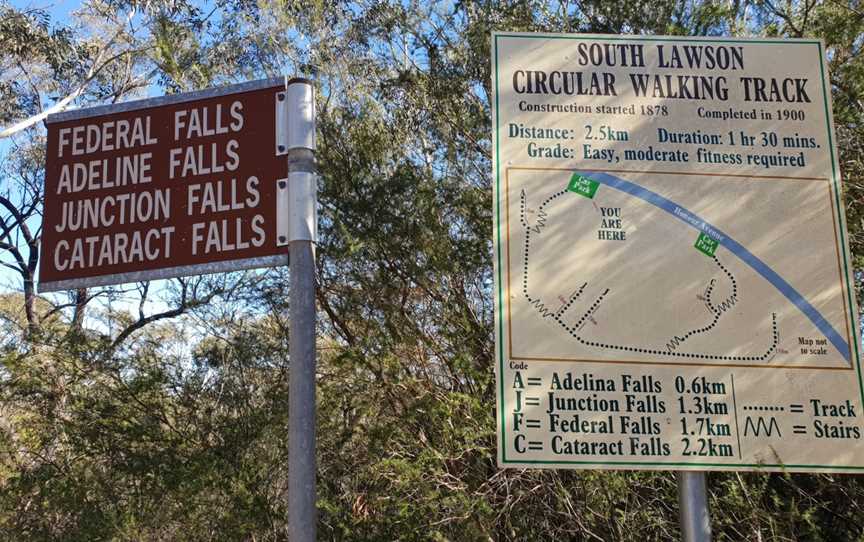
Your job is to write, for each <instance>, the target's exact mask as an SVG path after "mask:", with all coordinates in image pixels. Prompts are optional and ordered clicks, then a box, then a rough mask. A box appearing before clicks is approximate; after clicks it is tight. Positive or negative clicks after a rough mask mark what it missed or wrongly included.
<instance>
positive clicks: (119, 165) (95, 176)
mask: <svg viewBox="0 0 864 542" xmlns="http://www.w3.org/2000/svg"><path fill="white" fill-rule="evenodd" d="M285 89H286V81H285V80H284V79H283V78H277V79H268V80H262V81H253V82H248V83H242V84H239V85H233V86H228V87H221V88H214V89H209V90H204V91H200V92H191V93H187V94H178V95H173V96H164V97H160V98H154V99H148V100H140V101H133V102H127V103H122V104H117V105H110V106H104V107H95V108H91V109H82V110H75V111H68V112H64V113H59V114H56V115H51V116H50V117H48V119H47V121H46V124H47V126H48V148H47V153H46V166H45V206H44V219H43V234H42V250H41V256H42V257H41V262H40V268H39V281H40V283H39V290H40V291H42V292H50V291H57V290H64V289H71V288H83V287H89V286H99V285H108V284H119V283H124V282H135V281H141V280H150V279H159V278H168V277H179V276H186V275H194V274H203V273H214V272H222V271H234V270H240V269H250V268H257V267H268V266H277V265H285V264H287V263H288V253H287V245H288V239H287V235H288V233H287V228H288V217H287V216H286V215H287V209H288V203H287V202H288V181H287V177H288V163H287V158H286V154H287V149H286V141H285V139H286V134H285V125H286V122H285V119H286V115H287V108H286V107H287V106H286V105H285V102H286V100H285V98H286V96H285Z"/></svg>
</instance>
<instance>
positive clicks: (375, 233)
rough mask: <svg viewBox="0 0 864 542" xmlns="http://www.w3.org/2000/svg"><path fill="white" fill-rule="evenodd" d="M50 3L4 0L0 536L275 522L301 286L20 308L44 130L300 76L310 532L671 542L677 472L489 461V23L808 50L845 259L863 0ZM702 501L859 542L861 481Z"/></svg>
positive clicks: (48, 300)
mask: <svg viewBox="0 0 864 542" xmlns="http://www.w3.org/2000/svg"><path fill="white" fill-rule="evenodd" d="M69 9H70V6H69V5H68V3H66V2H64V3H62V4H57V5H56V6H55V5H49V4H46V3H44V2H43V3H39V2H35V1H33V2H30V1H29V0H28V2H27V3H19V2H16V3H15V4H12V5H10V4H8V3H5V2H4V0H0V263H2V265H3V269H4V270H3V272H2V273H0V282H2V284H3V286H2V292H3V293H2V295H0V539H2V540H16V541H25V540H27V541H29V540H69V541H72V540H76V541H77V540H80V541H96V540H118V541H122V540H129V541H133V540H136V541H137V540H202V541H203V540H250V541H266V540H283V539H284V538H285V533H286V521H287V519H286V516H287V515H286V510H285V504H284V503H285V500H284V497H285V491H286V485H287V484H286V475H287V471H286V469H287V442H286V424H287V417H286V416H287V413H286V405H287V372H288V370H289V368H290V360H289V359H288V355H287V352H288V341H289V337H288V336H287V331H286V330H287V328H288V325H287V322H286V316H287V307H286V302H287V301H286V300H287V291H286V284H287V283H288V280H287V273H289V272H290V270H289V269H276V270H269V271H266V272H248V273H235V274H230V275H221V276H208V277H197V278H188V279H182V280H173V281H167V282H159V283H155V282H154V283H152V284H137V285H129V286H125V287H113V288H98V289H90V290H79V291H77V292H71V293H69V294H68V295H48V296H40V295H37V294H36V293H35V292H34V289H33V280H34V274H35V270H36V267H37V263H38V258H39V254H38V240H39V234H40V231H39V228H40V223H41V216H40V212H41V198H42V186H43V170H42V164H43V160H44V156H43V147H44V143H45V141H44V139H45V130H44V126H43V125H42V123H41V120H42V119H43V118H44V115H45V114H47V113H48V112H51V111H55V110H60V109H62V108H64V107H66V106H70V105H74V106H87V105H92V104H103V103H111V102H116V101H122V100H128V99H133V98H136V97H145V96H147V95H148V94H150V95H158V94H162V93H173V92H182V91H188V90H194V89H199V88H204V87H208V86H214V85H220V84H227V83H232V82H239V81H244V80H249V79H256V78H261V77H265V76H275V75H280V74H283V73H287V74H291V75H303V76H308V77H311V78H313V79H314V80H315V83H316V87H317V92H318V96H319V97H318V106H319V114H320V119H319V123H320V124H319V131H320V133H319V163H320V202H321V220H322V232H321V233H322V235H321V245H320V249H319V260H320V268H319V277H318V280H319V281H320V293H319V297H318V302H319V309H320V330H319V341H320V345H319V347H320V353H321V359H320V363H319V373H320V376H319V391H318V396H319V413H320V414H319V427H320V438H319V480H320V484H319V495H320V497H319V498H320V503H319V504H320V510H321V512H320V526H319V533H320V536H321V538H322V539H325V540H370V541H372V540H439V541H440V540H454V541H457V540H458V541H463V540H638V541H646V540H670V539H675V538H677V537H678V536H679V533H678V526H677V503H676V489H675V479H674V475H673V474H671V473H660V472H658V473H627V472H621V473H611V472H564V471H559V472H554V471H553V472H539V471H524V472H520V471H516V470H510V471H499V470H498V469H497V468H496V466H495V442H494V402H495V396H494V387H493V378H494V377H493V365H492V362H493V337H492V325H491V324H492V305H491V280H492V277H491V261H492V260H491V224H492V217H491V209H492V207H491V201H492V200H491V190H490V188H491V165H490V153H491V145H490V137H491V122H490V107H489V96H490V77H489V69H490V61H489V47H490V32H491V31H492V30H496V29H498V30H522V31H563V32H599V33H631V34H676V35H721V34H722V35H735V36H785V37H801V36H807V37H818V38H822V39H824V40H825V42H826V44H827V47H828V51H829V55H830V71H831V84H832V91H833V99H834V115H835V119H836V123H837V129H838V132H839V134H838V139H839V144H840V155H841V161H842V167H843V170H844V176H845V180H846V203H847V213H848V217H849V227H850V229H851V235H852V250H853V252H854V254H855V255H856V260H855V261H856V265H857V268H858V269H859V270H860V269H861V268H862V266H864V261H862V256H864V244H862V243H864V240H862V220H864V201H862V197H864V190H862V182H864V124H862V121H864V54H862V47H864V5H862V2H860V1H859V0H851V1H844V0H830V1H821V0H803V1H800V0H773V1H772V0H721V1H711V0H682V1H671V0H655V1H636V0H621V1H616V2H608V1H603V0H581V1H580V0H573V1H568V0H562V1H558V2H542V1H531V0H523V1H510V2H507V1H486V0H478V1H460V0H448V1H441V2H434V3H429V2H424V1H419V0H361V1H351V2H345V1H338V0H333V1H328V0H259V1H251V0H208V1H207V2H204V3H192V2H186V1H185V0H153V1H148V0H142V1H129V0H88V1H85V2H83V3H81V4H80V5H78V6H77V7H74V11H71V12H70V11H69ZM859 287H860V284H859ZM859 298H860V295H859ZM853 445H859V446H860V445H861V444H860V443H855V444H853ZM709 484H710V492H711V495H710V498H711V506H712V513H713V520H714V530H715V535H716V539H717V540H766V541H767V540H862V539H864V508H862V507H864V478H862V477H856V476H827V475H819V476H806V475H784V474H772V475H763V474H734V473H729V474H712V475H710V476H709Z"/></svg>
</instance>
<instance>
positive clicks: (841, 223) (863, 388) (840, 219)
mask: <svg viewBox="0 0 864 542" xmlns="http://www.w3.org/2000/svg"><path fill="white" fill-rule="evenodd" d="M499 38H512V39H565V40H582V41H584V40H591V41H647V42H686V41H705V42H711V43H747V44H782V45H816V47H817V51H818V53H819V58H818V62H819V73H820V76H821V80H822V87H821V88H822V102H823V105H824V109H825V127H826V130H827V132H828V144H829V149H828V150H829V152H830V155H831V179H832V187H833V190H834V199H835V204H836V206H837V225H838V229H839V231H840V233H839V236H840V239H839V242H838V245H839V247H838V248H839V250H840V251H841V253H842V255H843V274H844V278H845V280H846V295H847V301H848V304H849V316H850V319H851V321H852V322H857V320H858V315H857V314H855V313H854V311H855V303H854V301H853V298H852V291H853V290H852V285H851V283H850V280H849V278H850V276H849V257H848V255H847V251H846V245H847V232H846V225H845V215H844V213H843V212H842V210H843V206H842V205H841V201H840V176H839V173H838V171H837V162H836V158H835V153H836V148H835V146H834V131H833V129H832V128H833V115H832V112H831V108H830V107H829V104H828V98H829V91H830V89H829V88H828V87H827V86H826V83H825V57H824V53H823V49H822V45H823V44H822V41H821V40H807V39H735V38H724V39H704V38H703V39H698V38H692V37H681V38H674V37H650V36H596V35H578V34H577V35H560V34H514V33H500V34H499V33H495V32H493V34H492V39H493V44H492V45H493V47H492V48H493V51H494V52H493V54H494V55H495V56H494V60H495V66H494V68H495V75H494V77H495V88H494V89H493V91H494V94H495V110H494V112H493V113H494V117H495V127H494V128H495V211H496V212H495V218H496V224H495V232H496V238H495V248H496V257H497V264H498V265H497V267H498V272H497V275H498V277H497V278H498V303H497V304H496V305H495V311H496V316H497V323H498V340H499V344H500V348H498V375H499V379H498V380H499V382H498V386H499V388H498V393H499V395H498V402H499V405H498V406H499V412H498V420H497V422H498V424H499V427H498V429H499V432H500V436H501V440H500V444H499V445H500V457H501V463H502V464H505V465H506V464H508V463H509V464H512V465H514V466H518V465H594V466H598V467H601V468H602V467H604V466H610V467H611V466H625V467H626V466H634V467H694V468H699V467H721V468H724V469H728V470H734V467H748V468H752V469H764V468H772V470H800V471H804V472H812V471H813V470H814V469H817V470H819V471H822V472H829V471H830V472H844V471H845V472H857V471H862V472H864V465H862V466H835V465H806V464H800V465H799V464H781V463H696V462H693V463H691V462H653V463H651V462H642V461H564V460H562V461H546V460H518V461H517V460H508V459H507V447H506V446H505V442H506V434H505V428H506V425H505V422H504V378H503V377H504V348H503V341H504V339H505V336H504V319H503V315H504V306H503V303H504V301H503V300H504V294H503V281H502V276H501V266H502V263H503V262H502V255H501V154H500V130H499V126H498V124H499V115H498V113H499V103H498V95H499V92H498V39H499ZM851 332H852V336H851V337H850V338H849V339H850V343H854V344H850V345H849V348H850V354H851V353H852V352H851V351H852V350H853V348H854V352H855V354H854V356H852V362H853V363H854V364H855V369H856V373H857V374H858V389H859V393H860V398H861V402H862V404H864V380H862V375H861V360H860V357H859V356H860V354H859V350H858V326H857V325H852V326H851Z"/></svg>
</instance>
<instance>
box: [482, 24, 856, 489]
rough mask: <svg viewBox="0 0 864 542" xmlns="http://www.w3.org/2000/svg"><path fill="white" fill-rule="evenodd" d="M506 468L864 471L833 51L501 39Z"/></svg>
mask: <svg viewBox="0 0 864 542" xmlns="http://www.w3.org/2000/svg"><path fill="white" fill-rule="evenodd" d="M492 79H493V80H492V83H493V88H494V96H493V102H492V103H493V127H494V128H493V129H494V133H493V144H494V157H493V158H494V159H493V167H494V171H493V174H494V183H495V184H494V212H495V214H494V217H495V218H494V220H495V224H494V231H495V315H496V327H495V333H496V373H497V426H498V462H499V465H501V466H502V467H532V466H533V467H545V468H608V469H669V470H688V469H692V470H759V469H765V470H775V471H781V470H789V471H825V472H862V471H864V443H862V437H864V422H862V416H864V409H862V402H864V385H862V375H861V361H860V352H859V349H860V336H859V320H858V311H857V308H856V300H855V289H854V280H853V270H852V265H851V262H850V254H849V248H848V243H847V239H848V235H847V232H846V222H845V217H844V214H843V209H844V206H843V201H842V197H841V185H840V182H841V181H840V171H839V169H838V161H837V152H836V148H835V136H834V129H833V120H832V117H831V103H830V99H831V96H830V87H829V80H828V74H827V67H826V62H825V46H824V44H823V43H822V42H820V41H817V40H807V39H802V40H780V39H754V40H742V39H732V38H717V39H714V38H710V39H700V38H680V37H643V36H593V35H563V34H521V33H495V34H493V36H492Z"/></svg>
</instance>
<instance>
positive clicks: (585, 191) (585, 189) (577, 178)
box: [567, 173, 600, 199]
mask: <svg viewBox="0 0 864 542" xmlns="http://www.w3.org/2000/svg"><path fill="white" fill-rule="evenodd" d="M599 186H600V183H598V182H597V181H592V180H591V179H589V178H588V177H583V176H582V175H579V174H578V173H574V174H573V176H572V177H570V183H569V184H568V185H567V190H568V191H569V192H575V193H577V194H579V195H580V196H585V197H586V198H589V199H592V198H593V197H594V194H596V193H597V187H599Z"/></svg>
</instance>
